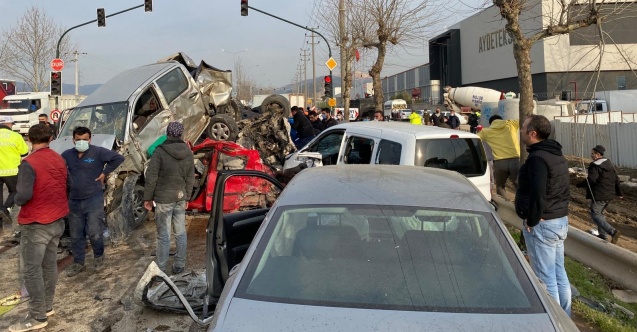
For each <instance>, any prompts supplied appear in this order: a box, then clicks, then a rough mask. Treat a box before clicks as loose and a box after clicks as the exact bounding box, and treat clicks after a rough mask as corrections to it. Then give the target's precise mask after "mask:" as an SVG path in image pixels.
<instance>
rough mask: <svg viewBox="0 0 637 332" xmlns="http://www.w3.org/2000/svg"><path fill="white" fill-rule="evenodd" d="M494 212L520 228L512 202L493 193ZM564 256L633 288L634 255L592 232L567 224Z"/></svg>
mask: <svg viewBox="0 0 637 332" xmlns="http://www.w3.org/2000/svg"><path fill="white" fill-rule="evenodd" d="M493 200H494V201H495V202H496V203H497V204H498V214H499V215H500V218H501V219H502V220H503V221H504V222H506V223H507V224H509V225H511V226H514V227H516V228H518V229H520V230H521V229H522V220H521V219H520V218H519V217H518V216H517V214H515V207H514V206H513V203H511V202H509V201H506V200H504V199H502V198H501V197H499V196H493ZM564 251H565V253H566V255H567V256H569V257H571V258H573V259H574V260H576V261H578V262H580V263H582V264H584V265H586V266H588V267H590V268H592V269H593V270H595V271H597V272H599V273H600V274H601V275H603V276H605V277H606V278H608V279H610V280H613V281H614V282H616V283H618V284H619V285H621V286H622V287H625V288H626V289H630V290H633V291H637V254H635V253H634V252H632V251H629V250H626V249H624V248H621V247H618V246H616V245H613V244H610V243H608V242H606V241H604V240H602V239H600V238H598V237H596V236H594V235H591V234H588V233H586V232H584V231H581V230H579V229H577V228H575V227H572V226H568V237H567V238H566V241H565V242H564Z"/></svg>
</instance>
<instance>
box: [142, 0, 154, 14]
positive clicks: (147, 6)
mask: <svg viewBox="0 0 637 332" xmlns="http://www.w3.org/2000/svg"><path fill="white" fill-rule="evenodd" d="M144 11H145V12H147V13H149V12H152V11H153V0H144Z"/></svg>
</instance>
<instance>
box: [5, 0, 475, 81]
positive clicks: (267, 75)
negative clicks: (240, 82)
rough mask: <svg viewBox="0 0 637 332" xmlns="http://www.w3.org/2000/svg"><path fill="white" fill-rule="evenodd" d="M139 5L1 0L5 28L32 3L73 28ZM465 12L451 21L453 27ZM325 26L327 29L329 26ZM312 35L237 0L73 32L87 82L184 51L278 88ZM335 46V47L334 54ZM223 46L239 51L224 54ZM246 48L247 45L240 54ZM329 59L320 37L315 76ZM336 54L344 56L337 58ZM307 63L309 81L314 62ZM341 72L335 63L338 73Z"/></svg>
mask: <svg viewBox="0 0 637 332" xmlns="http://www.w3.org/2000/svg"><path fill="white" fill-rule="evenodd" d="M317 3H321V1H319V0H250V6H252V7H255V8H258V9H260V10H263V11H266V12H269V13H272V14H274V15H277V16H280V17H283V18H285V19H288V20H290V21H293V22H295V23H299V24H301V25H311V23H312V22H320V19H318V14H317V12H318V11H320V10H321V8H320V6H319V5H317ZM138 4H143V1H142V0H135V1H130V0H128V1H125V0H92V1H81V0H37V1H36V0H19V1H18V0H0V29H1V30H3V31H6V30H7V29H10V28H11V27H12V26H15V23H16V22H17V20H18V19H19V18H20V17H21V16H22V15H23V14H24V12H25V11H26V10H27V9H28V8H29V7H31V6H33V5H37V6H38V7H39V8H40V9H42V10H44V11H46V13H47V14H48V15H50V16H51V17H53V18H54V19H55V20H56V21H57V22H58V23H59V24H61V25H62V26H63V27H65V28H69V27H72V26H74V25H77V24H81V23H84V22H86V21H90V20H94V19H96V17H97V16H96V9H97V8H98V7H103V8H105V11H106V14H107V15H109V14H112V13H115V12H117V11H120V10H123V9H126V8H129V7H133V6H136V5H138ZM467 12H470V10H468V11H467ZM464 16H466V14H465V15H464ZM312 18H314V19H312ZM460 18H461V17H458V19H455V20H453V21H451V22H449V25H451V24H453V23H455V22H456V21H457V20H459V19H460ZM335 19H336V18H335ZM444 29H445V26H441V27H440V28H439V31H438V33H440V32H442V31H444ZM319 31H320V32H322V33H323V34H326V33H325V31H324V30H320V29H319ZM307 34H308V32H307V31H305V30H302V29H300V28H297V27H295V26H292V25H290V24H287V23H285V22H281V21H278V20H276V19H273V18H270V17H268V16H266V15H263V14H261V13H258V12H256V11H253V10H250V12H249V15H248V16H247V17H242V16H241V15H240V1H239V0H180V1H176V0H155V1H153V12H152V13H145V12H144V10H143V8H139V9H135V10H133V11H130V12H127V13H124V14H120V15H118V16H115V17H110V18H108V19H107V20H106V27H105V28H98V27H97V23H93V24H90V25H87V26H84V27H81V28H78V29H75V30H73V31H71V32H70V33H69V34H67V36H68V37H70V38H71V41H72V42H73V43H74V44H75V45H77V46H78V47H77V50H78V51H79V52H82V53H86V54H82V55H80V57H79V68H80V73H81V80H80V84H81V85H86V84H96V83H104V82H105V81H106V80H108V79H109V78H111V77H113V76H114V75H116V74H117V73H119V72H121V71H123V70H125V69H128V68H132V67H136V66H140V65H144V64H147V63H152V62H155V61H156V60H157V59H160V58H163V57H166V56H168V55H171V54H174V53H176V52H178V51H182V52H185V53H186V54H187V55H189V56H190V57H191V58H192V59H193V60H195V62H197V63H198V62H199V61H200V60H202V59H203V60H205V61H206V62H207V63H209V64H211V65H213V66H215V67H218V68H221V69H233V60H234V58H235V57H236V58H240V61H241V62H242V63H243V66H244V68H247V69H248V70H249V72H250V74H251V76H252V77H253V78H254V80H255V81H256V82H257V83H258V84H260V85H262V86H268V85H270V86H275V87H279V86H283V85H286V84H289V83H291V82H293V80H294V77H295V74H296V72H297V66H298V65H299V64H300V63H301V60H300V58H301V57H300V53H301V48H308V47H309V44H308V43H307V42H308V41H309V38H308V37H307ZM326 37H327V36H326ZM429 37H430V36H423V40H422V41H421V42H418V44H420V46H419V47H416V48H413V49H410V50H408V51H405V50H397V51H395V52H393V53H392V54H388V58H387V61H386V63H385V68H384V70H383V76H386V75H392V74H395V73H398V72H401V71H404V70H406V69H408V68H412V67H415V66H418V65H422V64H424V63H427V62H428V54H427V52H428V51H427V48H426V42H427V39H428V38H429ZM65 38H66V37H65ZM317 40H318V39H317ZM0 42H1V41H0ZM335 48H336V46H335V45H332V51H333V52H334V50H335ZM222 49H224V50H226V51H228V52H234V53H238V54H236V55H233V54H230V53H227V52H222V51H221V50H222ZM245 49H247V51H245V52H242V51H243V50H245ZM334 53H336V52H334ZM327 58H328V56H327V48H326V47H325V44H324V42H322V41H321V42H320V44H318V45H317V46H316V61H315V62H316V74H317V77H319V76H321V75H326V74H328V69H327V68H326V66H325V61H326V60H327ZM336 60H337V61H338V60H339V59H338V58H337V57H336ZM370 65H371V63H369V64H368V63H365V62H359V63H358V64H356V66H357V68H356V70H363V71H367V70H368V68H367V67H369V66H370ZM307 68H308V71H307V77H308V79H310V78H311V75H312V65H311V62H310V61H308V67H307ZM339 70H340V69H339V68H338V67H337V69H335V72H337V73H338V72H339ZM73 75H74V63H72V62H71V63H69V62H67V63H66V67H65V70H64V77H65V83H73V82H72V81H71V80H70V79H68V78H69V77H73ZM6 78H9V79H10V78H11V77H6Z"/></svg>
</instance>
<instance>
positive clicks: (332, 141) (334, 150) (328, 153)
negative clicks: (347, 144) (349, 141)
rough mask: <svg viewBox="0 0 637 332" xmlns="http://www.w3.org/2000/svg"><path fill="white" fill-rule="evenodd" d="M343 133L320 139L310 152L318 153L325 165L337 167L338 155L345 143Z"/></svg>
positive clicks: (331, 134)
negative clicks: (342, 144) (342, 143)
mask: <svg viewBox="0 0 637 332" xmlns="http://www.w3.org/2000/svg"><path fill="white" fill-rule="evenodd" d="M343 135H344V133H343V132H335V133H330V134H328V135H325V136H324V137H321V138H319V139H318V141H317V142H316V143H315V144H314V146H312V147H311V148H310V149H309V151H310V152H318V153H320V154H321V155H322V156H323V165H336V163H337V161H338V153H339V151H340V149H341V142H342V141H343Z"/></svg>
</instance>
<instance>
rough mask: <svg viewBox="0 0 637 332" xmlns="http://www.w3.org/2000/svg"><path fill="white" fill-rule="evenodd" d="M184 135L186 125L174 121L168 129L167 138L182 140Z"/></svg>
mask: <svg viewBox="0 0 637 332" xmlns="http://www.w3.org/2000/svg"><path fill="white" fill-rule="evenodd" d="M183 133H184V125H183V124H181V123H180V122H177V121H173V122H171V123H169V124H168V128H166V136H168V137H177V138H180V137H181V135H183Z"/></svg>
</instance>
